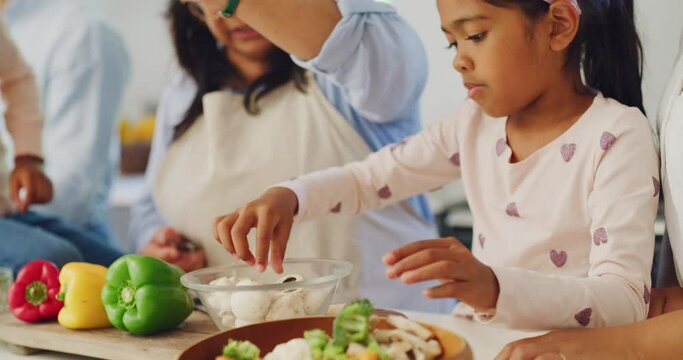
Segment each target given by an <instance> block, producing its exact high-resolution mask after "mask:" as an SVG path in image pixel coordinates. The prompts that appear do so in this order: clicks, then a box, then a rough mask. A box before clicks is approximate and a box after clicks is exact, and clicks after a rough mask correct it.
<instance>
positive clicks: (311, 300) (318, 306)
mask: <svg viewBox="0 0 683 360" xmlns="http://www.w3.org/2000/svg"><path fill="white" fill-rule="evenodd" d="M330 293H331V292H330V289H329V288H315V289H309V290H308V291H306V292H305V293H304V310H305V311H306V315H314V314H318V313H319V312H320V311H321V310H322V306H323V304H325V302H326V301H327V300H328V299H329V297H330Z"/></svg>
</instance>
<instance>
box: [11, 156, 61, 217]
mask: <svg viewBox="0 0 683 360" xmlns="http://www.w3.org/2000/svg"><path fill="white" fill-rule="evenodd" d="M42 165H43V160H42V159H41V158H39V157H36V156H27V155H22V156H17V158H16V159H15V160H14V170H13V171H12V175H10V192H11V196H12V200H14V203H15V204H16V205H17V208H18V209H19V211H21V212H26V211H27V210H28V207H29V206H30V205H32V204H45V203H48V202H50V201H51V200H52V182H51V181H50V179H49V178H48V177H47V176H46V175H45V173H44V172H43V170H42ZM22 189H23V190H24V191H23V192H22V191H21V190H22Z"/></svg>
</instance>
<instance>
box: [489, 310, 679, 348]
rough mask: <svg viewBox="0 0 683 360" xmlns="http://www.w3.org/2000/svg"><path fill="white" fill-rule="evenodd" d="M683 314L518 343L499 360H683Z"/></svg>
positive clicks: (562, 332)
mask: <svg viewBox="0 0 683 360" xmlns="http://www.w3.org/2000/svg"><path fill="white" fill-rule="evenodd" d="M682 338H683V311H678V312H673V313H669V314H666V315H663V316H660V317H656V318H653V319H650V320H647V321H645V322H641V323H638V324H633V325H629V326H621V327H613V328H601V329H585V330H566V331H558V332H552V333H549V334H547V335H543V336H539V337H535V338H530V339H524V340H520V341H516V342H514V343H511V344H509V345H508V346H506V347H505V348H504V349H503V351H501V353H500V354H499V355H498V356H497V357H496V360H527V359H529V360H539V359H557V360H561V359H585V360H591V359H595V360H598V359H599V360H608V359H619V360H629V359H648V360H660V359H661V360H669V359H681V358H683V343H681V339H682Z"/></svg>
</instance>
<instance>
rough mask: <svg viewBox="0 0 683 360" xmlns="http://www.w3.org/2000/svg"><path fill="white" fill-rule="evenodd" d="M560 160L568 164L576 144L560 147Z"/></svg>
mask: <svg viewBox="0 0 683 360" xmlns="http://www.w3.org/2000/svg"><path fill="white" fill-rule="evenodd" d="M561 152H562V158H563V159H564V161H565V162H569V161H570V160H571V159H572V158H573V157H574V153H575V152H576V144H564V145H562V151H561Z"/></svg>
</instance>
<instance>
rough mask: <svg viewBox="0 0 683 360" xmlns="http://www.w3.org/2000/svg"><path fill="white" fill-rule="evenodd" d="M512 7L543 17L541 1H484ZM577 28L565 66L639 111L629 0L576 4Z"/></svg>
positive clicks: (638, 60) (638, 61) (637, 56)
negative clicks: (578, 72) (578, 24)
mask: <svg viewBox="0 0 683 360" xmlns="http://www.w3.org/2000/svg"><path fill="white" fill-rule="evenodd" d="M486 2H488V3H490V4H492V5H494V6H499V7H509V6H514V7H517V8H519V9H520V10H521V11H522V12H523V13H524V14H525V15H526V16H528V17H529V18H531V19H537V18H538V17H540V16H541V15H543V14H545V13H547V11H548V8H549V5H548V3H546V2H545V1H542V0H486ZM578 2H579V6H580V7H581V12H582V13H581V25H580V27H579V31H578V33H577V35H576V39H574V42H573V43H572V44H571V45H570V47H569V51H568V57H567V66H568V67H570V68H571V69H580V70H582V72H583V77H584V81H585V85H587V86H589V87H590V88H592V89H595V90H599V91H601V92H602V93H603V95H605V96H606V97H609V98H612V99H615V100H617V101H619V102H620V103H622V104H624V105H628V106H634V107H637V108H639V109H640V110H641V111H642V112H643V113H645V108H644V107H643V91H642V73H643V47H642V43H641V42H640V37H639V36H638V31H637V30H636V24H635V16H634V6H633V0H578Z"/></svg>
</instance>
